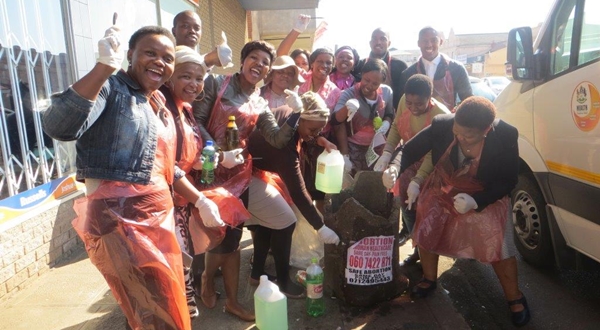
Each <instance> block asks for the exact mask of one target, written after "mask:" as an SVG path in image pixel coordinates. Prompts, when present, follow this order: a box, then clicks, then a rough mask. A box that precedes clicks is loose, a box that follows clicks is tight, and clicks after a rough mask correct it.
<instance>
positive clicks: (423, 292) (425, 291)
mask: <svg viewBox="0 0 600 330" xmlns="http://www.w3.org/2000/svg"><path fill="white" fill-rule="evenodd" d="M421 283H425V284H429V286H428V287H426V288H422V287H420V286H419V284H421ZM435 288H437V281H430V280H428V279H426V278H425V277H423V278H421V280H420V281H419V282H418V283H417V284H416V285H415V286H414V287H413V288H412V291H411V293H410V297H411V298H412V299H419V298H425V297H427V295H429V294H430V293H432V292H433V291H435Z"/></svg>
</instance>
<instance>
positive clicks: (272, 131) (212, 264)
mask: <svg viewBox="0 0 600 330" xmlns="http://www.w3.org/2000/svg"><path fill="white" fill-rule="evenodd" d="M274 58H275V48H273V46H272V45H271V44H269V43H267V42H265V41H250V42H248V43H247V44H246V45H244V47H243V48H242V51H241V60H242V64H241V68H240V71H239V72H238V73H235V74H233V75H226V76H219V75H210V76H208V77H207V79H206V81H205V97H204V98H203V99H202V100H200V101H196V102H194V104H193V108H194V116H195V118H196V121H197V122H198V127H199V129H200V133H201V135H202V139H203V140H204V141H205V142H206V141H215V142H216V145H217V146H220V147H221V148H223V149H225V148H226V146H227V143H226V137H225V136H226V134H225V132H226V127H227V124H228V123H229V117H230V116H233V117H235V121H236V125H237V127H238V136H239V141H240V144H239V148H241V149H240V150H243V153H244V158H247V157H248V151H247V150H246V147H247V144H248V139H249V136H250V133H251V132H252V131H254V130H255V129H256V130H258V131H259V132H260V133H261V134H262V136H263V137H264V138H265V140H267V141H268V143H269V144H271V145H273V146H274V147H276V148H283V147H284V146H285V145H286V144H287V143H288V141H289V140H290V139H291V138H292V135H293V134H294V128H295V127H296V125H297V123H298V120H299V114H293V115H291V116H290V117H289V118H288V120H287V121H286V122H285V123H284V124H283V125H282V126H281V128H280V127H279V126H278V125H277V122H276V120H275V117H274V116H273V113H272V112H271V110H270V109H269V106H268V103H267V102H266V101H265V99H263V98H262V97H260V95H259V94H260V90H259V89H258V88H257V86H256V85H257V84H258V83H259V82H260V81H262V80H263V79H264V78H265V77H266V76H267V73H268V72H269V70H270V69H271V64H272V62H273V59H274ZM291 94H292V95H290V97H289V98H290V99H292V101H293V102H292V103H288V104H291V107H292V109H294V112H299V110H300V109H299V108H301V104H302V103H301V101H300V100H299V96H298V95H297V94H295V93H291ZM298 103H299V104H300V105H298ZM251 181H252V161H249V162H246V163H243V164H239V165H237V166H235V164H233V165H232V166H231V167H227V166H219V167H217V169H216V170H215V181H214V186H222V187H224V188H225V189H227V190H228V191H229V192H230V193H231V194H233V195H234V196H235V197H240V199H237V203H239V204H241V201H243V202H244V204H245V205H248V204H249V203H250V202H252V200H253V199H254V198H258V199H260V198H261V197H264V196H262V195H260V194H255V193H252V192H251V189H249V187H250V184H251ZM206 188H209V187H206ZM237 206H240V205H237ZM242 207H243V206H242ZM224 220H225V222H226V223H227V224H229V226H228V227H227V229H226V230H225V231H224V236H221V240H220V241H219V242H217V244H218V245H217V246H216V247H214V248H213V249H211V250H209V251H207V253H206V268H205V271H204V273H203V274H202V288H201V293H200V298H201V299H202V302H203V303H204V304H205V305H206V306H207V307H208V308H214V307H215V306H216V302H217V296H216V291H215V287H214V275H215V273H216V271H217V269H219V267H221V269H222V271H223V281H224V284H225V288H226V289H225V292H226V294H227V302H226V303H225V310H226V311H227V312H228V313H231V314H233V315H235V316H237V317H239V318H240V319H242V320H244V321H252V320H254V314H253V313H252V312H250V311H248V310H246V309H245V308H244V307H243V306H242V305H240V303H239V302H238V297H237V291H238V277H239V258H240V250H239V242H240V239H241V237H242V231H241V230H239V228H238V229H236V227H237V226H241V225H242V224H243V221H245V220H246V219H232V218H227V217H226V218H225V219H224Z"/></svg>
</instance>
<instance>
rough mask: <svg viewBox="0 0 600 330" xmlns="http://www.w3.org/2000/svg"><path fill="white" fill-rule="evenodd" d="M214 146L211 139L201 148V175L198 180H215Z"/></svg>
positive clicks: (208, 182) (207, 182)
mask: <svg viewBox="0 0 600 330" xmlns="http://www.w3.org/2000/svg"><path fill="white" fill-rule="evenodd" d="M216 152H217V151H216V150H215V147H214V146H213V141H210V140H209V141H206V146H205V147H204V149H202V175H201V177H200V182H202V183H203V184H211V183H213V181H214V180H215V154H216Z"/></svg>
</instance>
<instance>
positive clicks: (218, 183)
mask: <svg viewBox="0 0 600 330" xmlns="http://www.w3.org/2000/svg"><path fill="white" fill-rule="evenodd" d="M231 78H232V76H227V77H226V78H225V80H224V81H223V85H222V86H221V89H220V90H219V93H218V96H217V99H216V100H215V104H214V106H213V108H212V111H211V115H210V119H209V121H208V125H207V127H206V129H207V130H208V132H209V134H210V135H211V136H212V137H213V139H215V143H216V144H217V145H218V146H224V145H226V141H225V131H226V129H227V123H228V122H229V116H234V117H235V118H236V119H235V122H236V124H237V127H238V135H239V139H240V146H239V147H240V148H244V152H243V155H244V158H246V159H247V160H246V161H245V162H244V164H241V165H237V166H235V167H233V168H231V169H228V168H225V167H224V166H218V167H217V168H216V169H215V180H214V182H213V183H212V184H211V185H210V186H206V185H203V184H200V181H199V180H195V182H196V186H197V187H198V188H199V189H201V190H202V192H203V193H204V195H205V196H206V197H208V198H209V199H211V200H212V201H213V202H215V203H216V204H217V206H218V207H219V213H220V215H221V219H223V221H224V222H225V223H226V224H227V226H230V227H237V226H239V225H240V224H241V223H243V222H245V221H246V220H248V219H250V213H249V212H248V210H246V208H245V207H244V203H243V202H242V201H241V200H240V199H239V196H241V195H242V193H243V192H244V191H245V190H246V189H247V188H248V185H249V184H250V180H251V179H252V160H251V159H249V158H250V154H249V153H248V149H247V147H246V145H247V143H248V137H249V136H250V133H252V131H253V130H254V127H255V126H256V121H257V120H258V114H259V112H258V110H257V109H254V107H253V106H252V102H251V101H249V102H246V103H244V104H243V105H241V106H239V107H238V106H233V105H226V104H224V103H223V102H222V101H221V100H222V98H223V94H224V93H225V90H227V86H229V82H230V81H231ZM255 97H259V90H258V89H257V90H256V91H255V93H253V94H252V95H251V96H250V97H249V99H250V100H252V99H253V98H255ZM192 215H193V216H194V220H195V221H191V220H190V236H191V237H192V242H193V244H194V253H196V254H201V253H204V252H206V251H207V250H211V249H213V248H215V247H216V246H218V245H219V244H220V243H221V242H222V241H223V238H225V232H226V229H227V228H226V227H217V228H208V227H205V226H204V223H203V222H202V219H201V218H200V214H199V213H198V210H197V209H196V208H192Z"/></svg>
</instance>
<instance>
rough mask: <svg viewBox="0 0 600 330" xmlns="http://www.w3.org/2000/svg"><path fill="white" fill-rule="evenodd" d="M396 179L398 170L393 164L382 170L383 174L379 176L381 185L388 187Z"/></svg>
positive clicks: (390, 187) (389, 187)
mask: <svg viewBox="0 0 600 330" xmlns="http://www.w3.org/2000/svg"><path fill="white" fill-rule="evenodd" d="M396 179H398V170H397V169H396V168H395V167H394V166H392V167H390V168H388V169H387V170H385V171H383V175H382V176H381V181H383V185H384V186H385V187H386V188H388V189H392V188H393V187H394V184H395V183H396Z"/></svg>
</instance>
